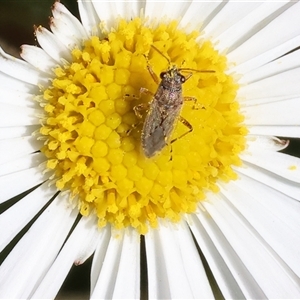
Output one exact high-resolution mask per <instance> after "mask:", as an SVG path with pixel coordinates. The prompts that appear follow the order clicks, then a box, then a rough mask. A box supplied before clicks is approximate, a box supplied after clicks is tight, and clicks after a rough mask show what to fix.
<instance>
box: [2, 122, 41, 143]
mask: <svg viewBox="0 0 300 300" xmlns="http://www.w3.org/2000/svg"><path fill="white" fill-rule="evenodd" d="M39 128H40V126H39V125H32V126H20V127H16V126H15V127H0V140H6V139H14V138H18V137H26V136H30V135H31V134H32V133H33V132H35V131H36V130H38V129H39Z"/></svg>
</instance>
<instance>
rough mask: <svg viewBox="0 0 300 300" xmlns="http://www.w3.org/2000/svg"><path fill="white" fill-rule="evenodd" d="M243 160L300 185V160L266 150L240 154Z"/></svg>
mask: <svg viewBox="0 0 300 300" xmlns="http://www.w3.org/2000/svg"><path fill="white" fill-rule="evenodd" d="M240 157H241V159H242V160H244V161H247V162H249V163H251V164H254V165H256V166H258V167H260V168H263V169H266V170H268V171H270V172H272V173H275V174H277V175H278V176H281V177H283V178H286V179H288V180H291V181H294V182H298V183H300V159H299V158H298V157H294V156H291V155H287V154H284V153H279V152H273V151H269V150H265V149H262V148H261V149H259V150H254V149H251V152H249V153H248V152H247V151H244V152H242V153H241V154H240Z"/></svg>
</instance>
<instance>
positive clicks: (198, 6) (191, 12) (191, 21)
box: [154, 0, 224, 31]
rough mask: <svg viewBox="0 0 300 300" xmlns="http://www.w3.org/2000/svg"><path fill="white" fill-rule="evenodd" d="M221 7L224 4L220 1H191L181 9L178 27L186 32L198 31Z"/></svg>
mask: <svg viewBox="0 0 300 300" xmlns="http://www.w3.org/2000/svg"><path fill="white" fill-rule="evenodd" d="M171 3H172V2H171ZM181 5H182V3H181ZM185 5H187V4H185ZM223 6H224V2H223V1H221V0H220V1H211V2H208V1H200V2H199V1H191V3H190V5H189V6H188V7H184V8H183V12H182V15H181V16H182V19H181V20H179V21H180V26H181V27H184V28H185V29H186V30H187V31H192V30H195V29H198V28H199V27H200V26H202V27H203V28H204V27H205V26H206V25H207V24H208V23H209V21H210V20H211V19H212V18H213V17H214V16H215V14H216V12H217V11H219V10H220V9H221V8H222V7H223ZM185 9H186V11H185ZM154 17H155V15H154Z"/></svg>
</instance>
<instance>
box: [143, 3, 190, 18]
mask: <svg viewBox="0 0 300 300" xmlns="http://www.w3.org/2000/svg"><path fill="white" fill-rule="evenodd" d="M189 5H190V4H189V2H187V1H184V2H175V3H174V2H173V1H164V0H159V1H156V0H155V1H153V0H150V1H149V0H148V1H146V7H145V16H146V17H147V16H150V17H151V18H153V19H154V18H157V20H161V19H163V20H164V21H167V20H168V21H170V20H174V19H177V20H178V19H180V18H181V17H182V16H184V14H185V12H186V11H187V9H188V7H189Z"/></svg>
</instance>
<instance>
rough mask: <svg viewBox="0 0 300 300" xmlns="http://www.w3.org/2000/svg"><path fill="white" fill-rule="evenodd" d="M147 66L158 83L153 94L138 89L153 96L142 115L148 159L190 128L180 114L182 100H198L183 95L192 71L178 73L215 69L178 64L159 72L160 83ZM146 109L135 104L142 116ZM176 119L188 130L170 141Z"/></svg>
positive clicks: (143, 146) (136, 110)
mask: <svg viewBox="0 0 300 300" xmlns="http://www.w3.org/2000/svg"><path fill="white" fill-rule="evenodd" d="M152 47H153V48H154V49H155V50H156V51H157V52H158V53H160V54H161V55H162V56H163V57H165V58H166V59H167V61H168V62H169V64H170V60H169V59H168V58H167V57H166V56H165V55H164V54H163V53H162V52H161V51H159V50H158V49H157V48H156V47H154V46H152ZM147 68H148V71H149V73H150V75H151V76H152V78H153V80H154V81H155V82H156V83H157V84H158V88H157V91H156V93H155V94H153V93H151V92H150V91H148V90H147V89H145V88H141V93H146V94H151V95H152V96H153V98H152V100H151V102H150V103H149V104H148V105H147V107H148V113H147V116H146V118H145V122H144V125H143V129H142V136H141V141H142V148H143V151H144V154H145V156H146V157H148V158H150V157H152V156H154V155H155V154H156V153H157V152H159V151H161V150H162V149H163V148H164V147H165V146H166V145H167V144H168V143H172V142H174V141H175V140H177V139H179V138H181V137H183V136H185V135H186V134H188V133H189V132H191V131H192V130H193V127H192V125H191V124H190V123H189V122H188V121H187V120H186V119H184V118H183V117H182V116H180V112H181V109H182V106H183V102H184V101H194V103H196V102H197V99H196V98H194V97H183V96H182V84H183V83H185V82H186V81H187V80H188V79H189V78H190V77H191V76H192V75H193V73H192V72H191V73H189V74H188V75H187V76H183V75H182V74H181V73H180V72H181V71H194V72H205V73H213V72H215V71H212V70H194V69H190V68H177V66H175V65H173V66H171V67H170V68H169V69H168V70H166V71H164V72H162V73H161V74H160V78H161V81H160V82H159V79H158V78H157V76H156V74H155V73H154V71H153V70H152V68H151V66H150V65H149V63H148V65H147ZM145 108H146V107H145V104H139V105H137V106H135V107H134V110H135V113H136V114H137V115H138V116H141V114H140V111H141V110H144V109H145ZM177 120H179V121H180V122H182V123H183V124H184V125H185V126H186V127H187V128H188V131H187V132H186V133H184V134H183V135H181V136H179V137H177V138H176V139H174V140H171V141H169V139H170V136H171V134H172V131H173V128H174V124H175V123H176V121H177Z"/></svg>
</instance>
